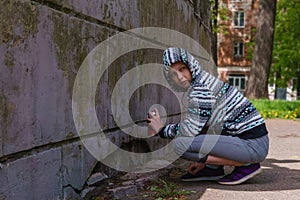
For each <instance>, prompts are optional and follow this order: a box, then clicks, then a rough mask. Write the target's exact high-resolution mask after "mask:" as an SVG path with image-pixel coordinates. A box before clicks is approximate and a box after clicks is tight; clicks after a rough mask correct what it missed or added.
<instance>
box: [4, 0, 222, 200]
mask: <svg viewBox="0 0 300 200" xmlns="http://www.w3.org/2000/svg"><path fill="white" fill-rule="evenodd" d="M200 2H202V3H200ZM207 2H208V0H207ZM207 2H206V4H203V1H202V0H201V1H200V0H194V1H188V0H164V1H161V0H63V1H58V0H47V1H45V0H31V1H30V0H5V1H0V199H10V200H11V199H75V198H79V195H80V192H81V191H82V190H83V189H84V184H85V182H86V180H87V178H88V177H89V175H90V174H91V172H92V170H93V169H94V167H95V165H96V163H97V161H96V160H95V159H94V158H93V157H92V156H91V155H90V154H89V152H88V151H87V150H86V149H85V148H84V146H83V145H82V144H81V142H80V138H79V136H78V133H77V131H76V128H75V125H74V119H73V115H72V90H73V84H74V81H75V78H76V75H77V72H78V70H79V68H80V66H81V63H82V62H83V60H84V59H85V57H86V56H87V55H88V54H89V52H91V51H92V50H93V48H95V47H96V46H97V45H98V44H99V43H101V42H102V41H104V40H106V39H108V38H109V37H110V36H113V35H115V34H117V33H119V32H122V31H126V30H129V29H132V28H138V27H150V26H151V27H163V28H168V29H172V30H177V31H180V32H182V33H184V34H186V35H188V36H190V37H191V38H193V39H194V40H195V41H197V42H199V43H200V44H201V45H202V46H203V47H204V48H205V49H206V50H207V52H208V53H209V54H211V49H212V46H213V44H212V42H211V41H212V34H211V32H210V29H209V7H208V6H209V4H207ZM199 16H200V17H201V18H200V17H199ZM161 53H162V52H161V51H158V50H140V51H136V52H130V53H128V54H126V55H124V56H122V57H120V58H119V59H117V60H116V61H115V62H114V63H113V64H112V65H111V66H110V67H109V70H107V71H106V72H105V74H104V76H103V77H101V79H100V81H99V84H98V90H97V93H96V96H95V102H96V105H95V107H96V111H97V117H98V118H99V119H101V120H99V123H100V125H101V127H102V128H103V129H104V130H106V132H107V134H110V135H112V140H113V141H116V143H118V144H117V145H122V143H125V142H128V141H130V138H128V137H127V136H126V135H125V136H124V134H123V133H122V132H120V130H119V129H118V127H117V125H116V123H115V121H114V119H113V117H112V115H111V111H110V101H109V97H110V95H111V93H112V90H113V88H114V85H115V84H116V82H117V81H118V79H119V78H120V77H121V76H122V74H124V73H126V71H127V70H129V69H131V68H133V67H134V66H137V65H141V64H145V63H150V62H153V63H161ZM207 70H208V71H210V72H211V73H214V74H216V68H210V69H207ZM111 77H113V78H111ZM166 92H167V91H165V90H164V89H163V88H159V87H152V88H151V87H147V86H145V87H142V88H140V89H139V90H138V91H136V92H135V93H134V94H133V97H132V99H131V108H130V110H131V114H132V118H133V119H134V120H135V121H141V120H144V119H145V112H147V108H149V105H152V104H154V103H157V102H162V104H165V105H166V108H167V109H168V111H169V112H174V113H175V112H176V111H178V110H176V107H177V106H178V102H176V101H174V100H172V99H170V96H171V95H166V94H168V93H166ZM153 93H155V97H153V98H147V97H149V96H151V94H152V95H153ZM174 119H177V118H176V117H174ZM149 143H150V146H151V141H149ZM152 144H155V145H156V146H157V141H155V142H153V143H152ZM107 176H108V177H109V176H110V172H107Z"/></svg>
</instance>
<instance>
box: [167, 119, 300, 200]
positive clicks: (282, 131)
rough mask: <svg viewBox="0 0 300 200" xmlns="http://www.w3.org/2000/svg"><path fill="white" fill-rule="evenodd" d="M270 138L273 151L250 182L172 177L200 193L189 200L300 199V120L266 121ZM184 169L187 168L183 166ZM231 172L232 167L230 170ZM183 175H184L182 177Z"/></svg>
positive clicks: (172, 179) (173, 179)
mask: <svg viewBox="0 0 300 200" xmlns="http://www.w3.org/2000/svg"><path fill="white" fill-rule="evenodd" d="M266 123H267V128H268V131H269V137H270V150H269V154H268V156H267V159H266V160H265V161H264V162H262V163H261V164H262V169H263V170H262V173H261V174H259V175H258V176H256V177H254V178H253V179H251V180H249V181H248V182H246V183H243V184H241V185H236V186H225V185H219V184H218V183H215V182H194V183H184V182H181V181H180V180H179V177H176V175H175V176H170V177H169V179H170V181H172V182H175V183H176V184H177V185H179V187H180V188H181V189H186V190H192V191H196V193H195V194H194V195H192V196H190V197H189V198H188V199H191V200H194V199H201V200H215V199H218V200H228V199H230V200H234V199H242V200H253V199H255V200H257V199H260V200H267V199H268V200H276V199H278V200H279V199H280V200H282V199H288V200H299V199H300V121H299V120H298V121H294V120H283V119H269V120H266ZM182 167H184V166H182ZM226 170H227V171H230V170H232V168H229V167H228V168H226ZM178 176H180V175H178Z"/></svg>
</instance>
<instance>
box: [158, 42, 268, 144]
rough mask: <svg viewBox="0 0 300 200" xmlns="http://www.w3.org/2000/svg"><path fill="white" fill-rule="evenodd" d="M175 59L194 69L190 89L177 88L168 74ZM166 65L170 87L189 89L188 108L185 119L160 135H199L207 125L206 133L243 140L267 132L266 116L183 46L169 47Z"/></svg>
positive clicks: (165, 129)
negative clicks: (209, 71)
mask: <svg viewBox="0 0 300 200" xmlns="http://www.w3.org/2000/svg"><path fill="white" fill-rule="evenodd" d="M176 62H183V63H184V64H186V65H187V67H188V68H189V70H190V72H191V75H192V82H191V84H190V87H189V88H188V89H182V88H180V87H178V86H177V85H176V84H175V83H174V82H173V81H172V79H171V78H170V76H169V70H170V67H171V65H172V64H173V63H176ZM163 64H164V75H165V78H166V80H167V81H168V83H169V84H170V86H171V87H172V88H173V89H174V90H175V91H179V92H187V98H188V99H187V100H188V110H187V115H186V117H185V119H184V120H183V121H182V122H180V123H178V124H169V125H167V126H165V127H164V128H162V129H161V130H160V132H159V135H160V136H161V137H163V138H174V137H175V136H196V135H198V134H200V133H202V132H201V131H203V130H204V129H206V128H207V127H209V129H208V132H207V134H222V135H231V136H238V137H240V138H244V139H251V138H257V137H260V136H263V135H266V134H267V130H266V128H265V124H264V123H265V122H264V119H263V118H262V117H261V115H260V114H259V113H258V111H257V110H256V108H255V107H254V106H253V105H252V104H251V102H250V101H249V100H248V99H247V98H246V97H244V96H243V94H241V93H240V92H239V91H238V90H237V89H236V88H234V87H232V86H230V85H228V84H227V83H224V82H222V81H221V80H219V79H217V78H216V77H214V76H212V75H211V74H209V73H208V72H206V71H204V70H202V69H201V66H200V64H199V62H198V61H197V60H196V59H195V58H194V57H193V56H192V55H191V54H190V53H189V52H187V51H186V50H184V49H182V48H174V47H172V48H168V49H166V50H165V51H164V54H163Z"/></svg>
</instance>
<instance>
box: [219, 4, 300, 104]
mask: <svg viewBox="0 0 300 200" xmlns="http://www.w3.org/2000/svg"><path fill="white" fill-rule="evenodd" d="M218 4H219V5H218V7H219V8H222V7H223V8H224V7H225V8H226V13H227V16H228V17H227V19H226V20H220V18H219V27H221V29H220V30H221V31H220V32H219V33H218V43H217V44H218V73H219V78H220V79H221V80H223V81H224V82H228V83H229V84H230V85H232V86H235V87H236V88H238V89H239V90H240V91H241V92H244V91H245V89H246V84H247V79H248V76H249V73H250V69H251V66H252V62H251V61H252V57H251V52H252V51H253V48H254V40H255V34H256V25H257V20H258V9H259V0H219V1H218ZM295 82H296V81H295V80H294V79H291V81H290V82H289V83H288V87H287V88H277V89H276V88H275V85H269V87H268V88H269V99H286V100H296V96H297V95H296V91H295V90H293V88H295ZM275 90H276V94H275Z"/></svg>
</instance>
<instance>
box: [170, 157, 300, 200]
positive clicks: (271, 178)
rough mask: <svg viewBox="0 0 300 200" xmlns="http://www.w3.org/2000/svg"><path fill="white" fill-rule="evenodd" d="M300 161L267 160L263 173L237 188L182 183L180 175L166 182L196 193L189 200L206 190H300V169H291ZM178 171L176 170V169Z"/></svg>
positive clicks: (210, 183)
mask: <svg viewBox="0 0 300 200" xmlns="http://www.w3.org/2000/svg"><path fill="white" fill-rule="evenodd" d="M296 163H300V160H277V159H266V160H265V161H264V162H263V163H262V168H263V171H262V173H261V174H260V175H258V176H256V177H254V178H253V179H251V180H249V181H247V182H246V183H243V184H241V185H236V186H225V185H220V184H218V183H216V182H181V181H180V175H182V174H178V175H177V176H172V174H171V176H170V177H169V178H168V179H167V180H166V181H170V182H174V183H176V184H177V185H178V186H179V188H181V189H185V190H192V191H196V194H194V195H192V196H190V197H189V199H191V200H192V199H199V198H200V197H201V196H202V195H203V194H204V192H205V191H206V189H208V188H212V189H218V190H233V191H280V190H296V189H300V184H299V183H300V169H291V168H289V166H290V165H292V164H296ZM174 170H176V168H174Z"/></svg>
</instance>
